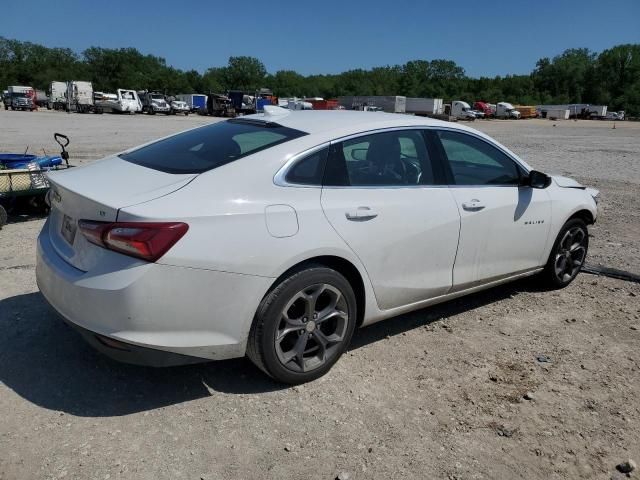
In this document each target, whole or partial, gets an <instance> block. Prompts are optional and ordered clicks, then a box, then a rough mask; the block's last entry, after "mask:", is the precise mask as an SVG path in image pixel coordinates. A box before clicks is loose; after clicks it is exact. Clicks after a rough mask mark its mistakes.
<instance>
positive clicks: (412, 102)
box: [405, 97, 444, 116]
mask: <svg viewBox="0 0 640 480" xmlns="http://www.w3.org/2000/svg"><path fill="white" fill-rule="evenodd" d="M443 111H444V107H443V102H442V99H441V98H420V97H407V98H406V101H405V112H406V113H413V114H414V115H421V116H427V115H442V113H443Z"/></svg>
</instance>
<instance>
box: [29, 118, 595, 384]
mask: <svg viewBox="0 0 640 480" xmlns="http://www.w3.org/2000/svg"><path fill="white" fill-rule="evenodd" d="M265 110H266V112H265V113H264V114H258V115H252V116H247V117H241V118H237V119H231V120H227V121H223V122H219V123H215V124H210V125H207V126H204V127H200V128H196V129H193V130H189V131H187V132H183V133H180V134H177V135H174V136H171V137H168V138H165V139H162V140H159V141H156V142H153V143H150V144H147V145H144V146H142V147H138V148H134V149H131V150H128V151H126V152H123V153H121V154H119V155H114V156H111V157H107V158H105V159H103V160H101V161H98V162H95V163H92V164H89V165H87V166H83V167H78V168H74V169H72V170H69V171H67V172H61V173H51V174H50V177H49V178H50V180H51V185H52V189H51V192H50V195H49V199H50V203H51V207H52V208H51V215H50V216H49V218H48V220H47V222H46V224H45V225H44V228H43V230H42V232H41V234H40V236H39V238H38V252H37V280H38V285H39V287H40V290H41V291H42V293H43V294H44V296H45V297H46V299H47V300H48V301H49V303H50V304H51V305H52V306H53V307H54V309H55V310H57V311H58V312H59V313H60V315H61V316H62V317H63V318H64V319H65V320H66V321H67V322H68V323H69V324H71V325H72V326H74V327H76V328H77V329H78V330H79V331H80V332H81V333H82V334H83V336H84V337H85V338H86V339H87V340H88V341H89V342H90V343H91V344H93V345H94V346H95V347H96V348H98V349H99V350H101V351H102V352H104V353H106V354H108V355H110V356H111V357H113V358H116V359H120V360H123V361H127V362H132V363H143V364H150V365H156V366H161V365H174V364H181V363H189V362H194V361H203V360H216V359H226V358H232V357H240V356H243V355H245V354H246V355H248V356H249V358H250V359H251V360H252V361H253V362H254V363H255V364H256V365H257V366H258V367H260V368H261V369H262V370H264V371H265V372H266V373H267V374H269V375H271V376H272V377H273V378H275V379H277V380H279V381H282V382H288V383H300V382H306V381H309V380H312V379H315V378H317V377H319V376H321V375H323V374H324V373H326V372H327V371H328V370H329V369H330V368H331V366H332V365H333V364H334V363H335V362H336V361H337V360H338V358H339V357H340V355H341V354H342V353H343V352H344V351H345V349H347V347H348V345H349V342H350V340H351V337H352V335H353V333H354V330H355V328H356V327H358V326H361V325H368V324H371V323H373V322H377V321H379V320H383V319H386V318H389V317H394V316H397V315H399V314H402V313H404V312H409V311H411V310H416V309H420V308H423V307H426V306H428V305H432V304H435V303H438V302H443V301H446V300H450V299H452V298H456V297H460V296H462V295H466V294H469V293H472V292H476V291H478V290H481V289H485V288H489V287H494V286H496V285H500V284H502V283H505V282H509V281H512V280H515V279H519V278H522V277H526V276H530V275H539V277H540V279H541V280H542V281H543V282H545V283H546V285H548V286H549V287H552V288H560V287H564V286H566V285H568V284H569V283H570V282H571V281H572V280H573V279H574V278H575V277H576V275H577V274H578V272H579V270H580V268H581V266H582V265H583V263H584V260H585V257H586V255H587V247H588V242H589V237H588V232H587V226H588V225H589V224H592V223H593V222H595V220H596V213H597V207H596V196H597V191H595V190H591V189H587V188H585V187H583V186H581V185H579V184H578V183H577V182H575V181H573V180H571V179H568V178H564V177H555V176H553V177H550V176H547V175H546V174H544V173H541V172H538V171H535V170H532V169H531V168H530V167H529V166H528V165H527V164H526V163H525V162H523V161H522V160H521V159H520V158H518V156H517V155H515V154H514V153H513V152H511V151H510V150H508V149H507V148H505V147H504V146H502V145H500V144H499V143H497V142H495V141H494V140H492V139H491V138H489V137H487V136H486V135H484V134H483V133H480V132H478V131H476V130H473V129H471V128H468V127H465V126H462V125H457V124H453V123H446V122H440V121H436V120H431V119H426V118H419V117H412V116H405V115H397V114H385V113H380V114H376V115H371V114H370V113H367V112H353V111H300V112H298V111H291V110H284V109H280V108H278V107H266V109H265Z"/></svg>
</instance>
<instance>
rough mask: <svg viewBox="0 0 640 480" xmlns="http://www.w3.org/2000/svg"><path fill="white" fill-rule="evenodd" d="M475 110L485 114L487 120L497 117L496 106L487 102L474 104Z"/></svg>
mask: <svg viewBox="0 0 640 480" xmlns="http://www.w3.org/2000/svg"><path fill="white" fill-rule="evenodd" d="M473 110H475V111H477V112H482V113H484V117H485V118H491V117H495V116H496V106H495V105H492V104H490V103H487V102H474V103H473Z"/></svg>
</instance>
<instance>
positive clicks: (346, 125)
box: [241, 109, 451, 136]
mask: <svg viewBox="0 0 640 480" xmlns="http://www.w3.org/2000/svg"><path fill="white" fill-rule="evenodd" d="M279 110H282V111H279ZM271 111H273V110H271ZM276 112H277V113H276V114H270V113H258V114H255V115H248V116H246V117H241V118H246V119H251V120H260V121H265V122H273V123H277V124H278V125H282V126H283V127H289V128H294V129H296V130H301V131H303V132H306V133H309V134H312V135H314V134H326V133H336V135H337V136H344V135H350V134H352V133H353V134H355V133H360V132H364V131H367V130H375V129H379V128H393V127H407V126H411V127H414V126H425V127H433V126H448V127H451V123H449V122H443V121H441V120H435V119H433V118H427V117H417V116H415V115H404V114H397V113H383V112H361V111H354V110H287V109H278V111H276ZM338 134H339V135H338Z"/></svg>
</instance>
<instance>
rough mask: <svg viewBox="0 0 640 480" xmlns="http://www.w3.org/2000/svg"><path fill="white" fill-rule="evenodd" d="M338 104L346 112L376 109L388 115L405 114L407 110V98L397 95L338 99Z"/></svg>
mask: <svg viewBox="0 0 640 480" xmlns="http://www.w3.org/2000/svg"><path fill="white" fill-rule="evenodd" d="M338 103H339V104H340V105H342V106H343V107H344V108H346V109H347V110H369V109H368V108H366V107H377V108H379V109H381V110H383V111H385V112H388V113H405V112H406V110H407V97H402V96H398V95H396V96H382V95H372V96H346V97H338Z"/></svg>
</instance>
